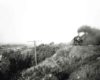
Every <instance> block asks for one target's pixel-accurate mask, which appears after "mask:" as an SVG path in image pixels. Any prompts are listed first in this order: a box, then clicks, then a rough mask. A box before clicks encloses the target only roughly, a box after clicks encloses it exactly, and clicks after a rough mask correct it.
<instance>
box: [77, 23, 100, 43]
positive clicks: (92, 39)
mask: <svg viewBox="0 0 100 80" xmlns="http://www.w3.org/2000/svg"><path fill="white" fill-rule="evenodd" d="M77 32H78V33H81V32H84V33H86V34H84V36H85V39H84V44H100V30H99V29H96V28H91V27H90V26H87V25H84V26H81V27H80V28H79V29H78V31H77Z"/></svg>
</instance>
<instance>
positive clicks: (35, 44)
mask: <svg viewBox="0 0 100 80" xmlns="http://www.w3.org/2000/svg"><path fill="white" fill-rule="evenodd" d="M28 42H34V52H35V54H34V56H35V64H36V65H37V52H36V42H39V41H35V40H34V41H28Z"/></svg>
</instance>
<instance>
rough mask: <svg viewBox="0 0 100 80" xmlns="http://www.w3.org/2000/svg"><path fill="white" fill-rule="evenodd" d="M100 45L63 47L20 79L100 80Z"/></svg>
mask: <svg viewBox="0 0 100 80" xmlns="http://www.w3.org/2000/svg"><path fill="white" fill-rule="evenodd" d="M99 75H100V46H72V45H67V46H64V47H61V48H60V49H59V50H57V51H56V53H55V54H54V55H53V56H52V57H50V58H47V59H45V60H44V61H43V62H41V63H40V64H38V66H35V67H31V68H28V69H27V70H24V71H23V72H22V77H20V78H19V80H100V77H99Z"/></svg>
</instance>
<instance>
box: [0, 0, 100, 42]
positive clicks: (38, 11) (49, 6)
mask: <svg viewBox="0 0 100 80" xmlns="http://www.w3.org/2000/svg"><path fill="white" fill-rule="evenodd" d="M99 4H100V0H0V43H28V41H33V40H36V41H38V40H39V41H40V43H50V42H55V43H66V42H70V41H71V40H72V39H73V37H74V36H77V29H78V28H79V27H80V26H82V25H89V26H92V27H96V28H98V29H100V5H99Z"/></svg>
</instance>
